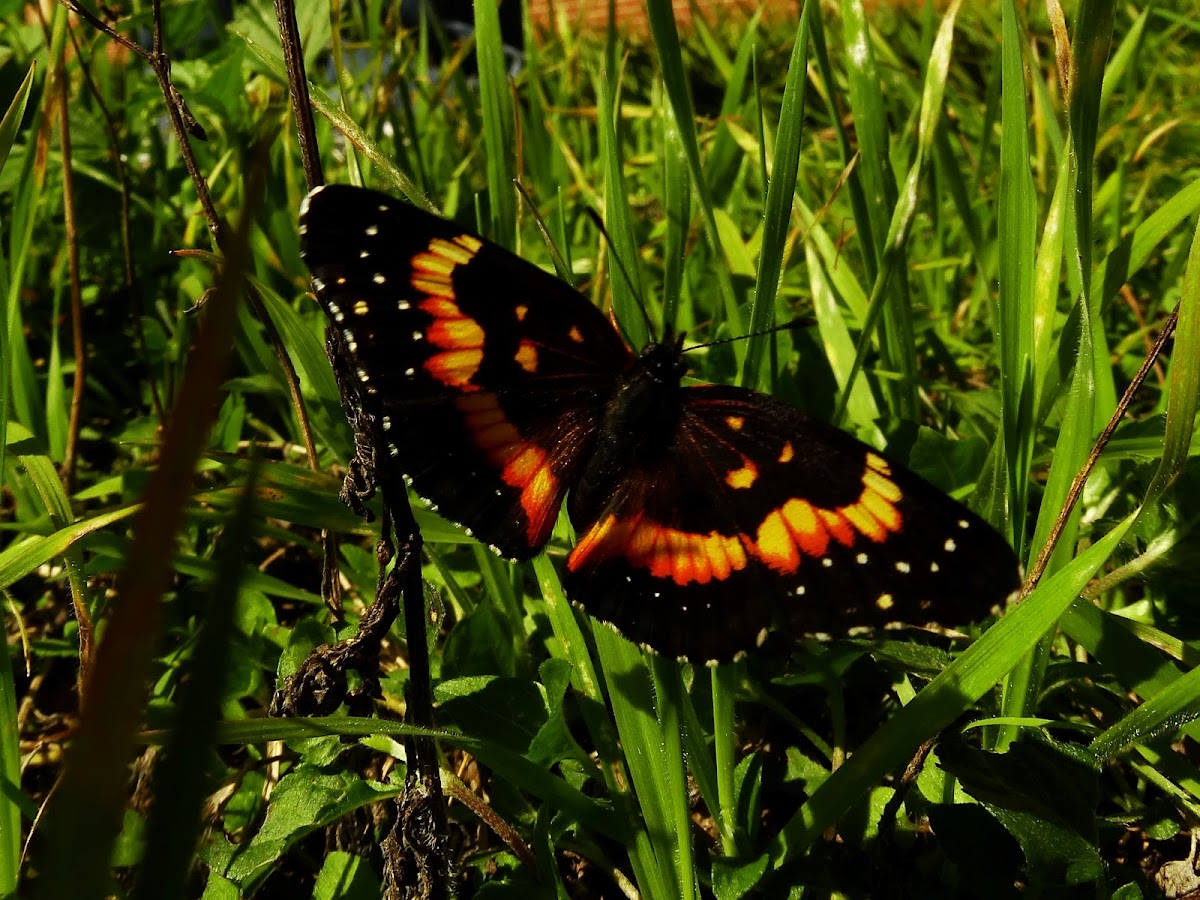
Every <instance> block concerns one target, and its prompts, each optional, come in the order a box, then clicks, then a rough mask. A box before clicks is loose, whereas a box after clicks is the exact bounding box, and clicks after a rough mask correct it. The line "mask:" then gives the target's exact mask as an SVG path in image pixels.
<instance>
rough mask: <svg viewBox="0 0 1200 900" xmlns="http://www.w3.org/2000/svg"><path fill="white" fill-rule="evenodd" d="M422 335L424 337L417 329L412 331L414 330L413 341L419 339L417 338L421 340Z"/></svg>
mask: <svg viewBox="0 0 1200 900" xmlns="http://www.w3.org/2000/svg"><path fill="white" fill-rule="evenodd" d="M423 337H425V335H423V334H422V333H421V332H419V331H414V332H413V335H412V339H413V340H414V341H419V340H421V338H423Z"/></svg>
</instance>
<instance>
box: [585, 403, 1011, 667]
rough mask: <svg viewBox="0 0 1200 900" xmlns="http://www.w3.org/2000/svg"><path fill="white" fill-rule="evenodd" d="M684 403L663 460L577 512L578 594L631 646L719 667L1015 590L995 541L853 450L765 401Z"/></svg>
mask: <svg viewBox="0 0 1200 900" xmlns="http://www.w3.org/2000/svg"><path fill="white" fill-rule="evenodd" d="M684 395H685V400H684V408H683V411H682V415H681V417H680V421H679V424H678V426H677V428H676V431H675V436H674V439H673V441H672V442H671V445H670V446H669V447H668V448H667V449H666V450H665V452H664V453H663V454H662V455H661V456H659V457H656V458H653V459H650V460H648V461H646V462H645V463H643V464H642V465H641V467H640V468H639V469H638V470H637V471H635V472H633V473H631V474H630V476H629V477H627V478H625V479H624V480H622V481H620V482H614V483H613V484H612V485H611V490H610V491H609V492H608V501H607V503H606V504H605V505H604V506H603V507H602V508H598V509H593V510H576V509H572V518H573V520H574V521H575V525H576V528H577V530H578V531H579V539H578V542H577V544H576V546H575V549H574V551H573V552H572V553H571V556H570V558H569V559H568V563H567V567H568V580H567V590H568V593H569V594H570V595H571V597H572V599H574V600H576V601H577V602H579V603H580V604H581V605H583V606H584V607H585V608H586V609H587V610H588V612H590V613H591V614H592V615H594V616H596V617H597V618H600V619H603V620H606V621H609V622H611V623H613V624H614V625H615V626H616V627H617V628H618V630H620V631H621V632H623V633H625V634H626V635H627V636H629V637H630V638H631V639H633V640H636V641H638V642H640V643H644V644H646V645H649V646H651V647H653V648H655V649H657V650H659V651H660V652H662V653H664V654H667V655H671V656H678V657H687V658H691V659H693V660H698V661H701V660H702V661H721V660H727V659H730V658H731V657H733V656H735V655H737V654H738V653H740V652H741V651H745V650H749V649H752V648H753V647H754V646H755V644H756V643H757V642H759V641H760V640H761V637H762V636H763V635H764V634H765V629H766V628H767V626H768V625H769V624H771V623H772V622H773V621H778V622H780V623H784V624H785V625H788V626H790V627H792V628H794V629H796V630H798V631H801V632H804V633H809V634H846V633H851V632H853V631H854V630H855V629H858V628H864V627H887V626H890V625H894V624H909V625H917V626H927V625H932V624H935V623H936V624H942V625H956V624H963V623H966V622H970V621H974V620H976V619H979V618H982V617H984V616H985V615H987V613H988V612H989V611H990V610H991V609H992V608H993V607H995V606H997V605H999V604H1001V603H1003V601H1004V599H1005V598H1006V597H1007V596H1008V595H1009V594H1011V593H1012V592H1013V591H1014V590H1016V588H1017V587H1018V585H1019V569H1018V564H1017V560H1016V558H1015V556H1014V555H1013V552H1012V550H1011V549H1010V548H1009V546H1008V544H1007V543H1006V542H1005V541H1004V539H1003V538H1002V537H1001V536H1000V535H999V534H998V533H997V532H996V531H995V530H993V529H992V528H991V526H990V525H988V524H987V523H986V522H985V521H983V520H982V519H980V518H979V517H978V516H976V515H975V514H973V513H971V512H970V511H968V510H967V509H966V508H965V507H963V506H961V505H960V504H958V503H957V502H955V501H954V500H951V499H950V498H949V497H947V496H946V495H945V494H943V493H942V492H941V491H939V490H938V489H937V488H935V487H933V486H932V485H930V484H928V483H927V482H925V481H924V480H923V479H921V478H920V477H918V476H917V475H915V474H913V473H912V472H910V471H908V470H907V469H905V468H903V467H902V466H900V465H898V464H897V463H895V462H892V461H890V460H888V459H887V458H886V457H884V456H883V455H882V454H879V453H877V452H875V451H874V450H872V449H871V448H869V447H867V446H866V445H865V444H862V443H861V442H859V441H857V440H855V439H854V438H852V437H851V436H850V435H848V434H845V433H844V432H841V431H839V430H837V429H836V428H833V427H831V426H829V425H825V424H822V423H820V422H815V421H813V420H811V419H809V418H807V417H806V416H804V415H803V414H802V413H801V412H800V411H799V410H796V409H795V408H793V407H791V406H788V405H786V404H784V403H781V402H779V401H777V400H774V399H773V398H771V397H769V396H767V395H765V394H759V393H757V392H754V391H748V390H744V389H740V388H731V387H717V386H705V387H693V388H687V389H685V391H684ZM601 493H603V492H601Z"/></svg>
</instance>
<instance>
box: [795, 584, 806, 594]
mask: <svg viewBox="0 0 1200 900" xmlns="http://www.w3.org/2000/svg"><path fill="white" fill-rule="evenodd" d="M806 590H808V588H806V587H805V586H804V585H800V586H799V587H798V588H796V596H797V597H803V596H804V592H805V591H806Z"/></svg>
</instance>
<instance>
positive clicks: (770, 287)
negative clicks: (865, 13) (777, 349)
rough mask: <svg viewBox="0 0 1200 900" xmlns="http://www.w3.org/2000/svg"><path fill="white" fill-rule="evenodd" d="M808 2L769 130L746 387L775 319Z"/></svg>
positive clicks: (795, 158)
mask: <svg viewBox="0 0 1200 900" xmlns="http://www.w3.org/2000/svg"><path fill="white" fill-rule="evenodd" d="M813 8H814V4H811V3H810V4H806V5H805V7H804V12H803V14H802V15H801V16H800V24H799V26H798V27H797V29H796V41H795V43H794V44H793V45H792V56H791V60H790V61H789V62H788V74H787V80H786V82H785V83H784V88H783V106H782V108H781V109H780V112H779V127H778V128H777V129H776V133H775V155H774V158H773V159H772V162H771V175H770V182H769V186H768V188H767V206H766V209H765V210H764V212H763V237H762V245H761V248H760V249H759V255H758V273H757V277H756V279H755V284H756V285H757V288H756V289H755V292H754V303H753V304H752V306H751V307H750V310H751V311H750V330H749V333H750V335H751V337H750V340H749V341H748V346H747V347H746V358H745V360H744V361H743V363H742V377H741V382H742V384H744V385H746V386H747V387H752V388H763V387H765V386H766V385H765V384H764V383H763V381H764V379H763V377H762V373H761V367H762V356H763V351H764V350H765V349H766V346H767V343H768V342H769V341H770V340H771V337H770V336H769V335H766V334H760V333H759V332H762V331H764V330H765V329H766V328H768V327H769V326H770V324H771V322H772V321H774V319H775V298H776V296H777V295H778V292H779V278H780V276H781V274H782V272H783V256H784V250H785V247H786V243H787V236H788V231H789V229H790V227H791V221H792V216H791V213H792V201H793V196H794V194H795V191H796V169H797V167H798V166H799V165H800V141H801V138H802V137H803V134H804V128H803V126H804V96H805V88H806V87H807V81H808V78H807V73H808V29H809V25H808V23H809V20H810V18H811V17H812V15H813V12H812V10H813Z"/></svg>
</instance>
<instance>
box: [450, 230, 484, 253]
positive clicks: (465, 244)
mask: <svg viewBox="0 0 1200 900" xmlns="http://www.w3.org/2000/svg"><path fill="white" fill-rule="evenodd" d="M454 243H456V244H458V245H459V246H460V247H462V248H463V249H464V250H466V251H467V252H469V253H470V254H471V255H472V256H474V255H475V254H476V253H478V252H479V248H480V247H482V246H483V241H481V240H480V239H479V238H477V237H475V235H473V234H460V235H459V236H458V237H456V238H455V239H454Z"/></svg>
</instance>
